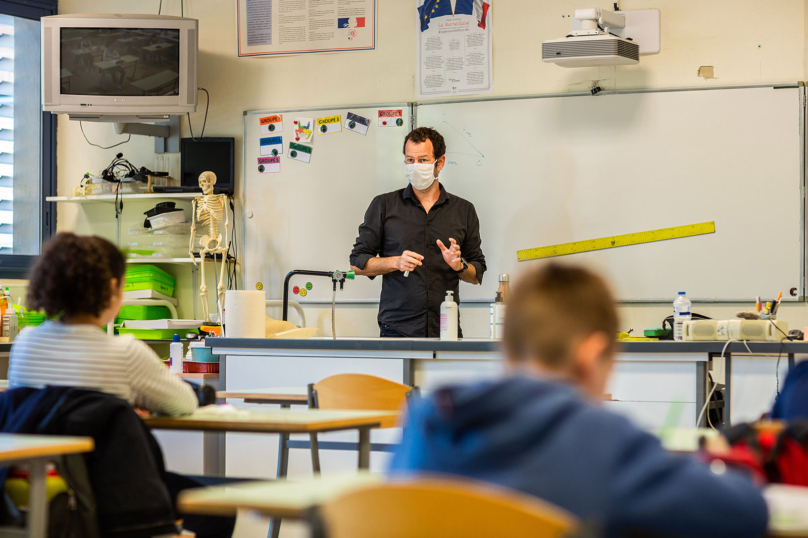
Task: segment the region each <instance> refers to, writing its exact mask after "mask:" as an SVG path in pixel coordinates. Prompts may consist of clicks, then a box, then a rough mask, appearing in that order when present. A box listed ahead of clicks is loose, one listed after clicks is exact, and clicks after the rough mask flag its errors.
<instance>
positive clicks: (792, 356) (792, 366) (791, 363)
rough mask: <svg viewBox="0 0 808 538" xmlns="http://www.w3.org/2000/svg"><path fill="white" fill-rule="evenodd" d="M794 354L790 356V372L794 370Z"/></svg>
mask: <svg viewBox="0 0 808 538" xmlns="http://www.w3.org/2000/svg"><path fill="white" fill-rule="evenodd" d="M794 363H795V362H794V354H793V353H789V354H788V371H789V372H790V371H791V369H792V368H794Z"/></svg>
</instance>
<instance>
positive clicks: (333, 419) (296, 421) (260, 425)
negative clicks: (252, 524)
mask: <svg viewBox="0 0 808 538" xmlns="http://www.w3.org/2000/svg"><path fill="white" fill-rule="evenodd" d="M398 418H399V413H395V412H390V411H325V410H322V411H321V410H319V409H306V410H300V411H298V410H295V411H292V410H286V409H282V410H276V411H264V410H249V411H247V410H239V412H238V413H237V414H227V415H217V414H212V413H208V412H205V411H204V410H201V411H197V412H196V413H193V414H191V415H189V416H185V417H177V418H172V417H151V418H147V419H144V420H145V422H146V424H147V425H148V426H149V427H151V428H157V429H167V430H202V431H219V432H228V431H229V432H253V433H279V434H280V439H281V440H280V447H279V448H280V457H279V458H278V478H283V477H285V476H286V473H287V469H288V465H289V445H288V443H289V435H290V434H293V433H308V434H311V433H324V432H333V431H345V430H357V431H359V468H360V469H367V468H368V467H369V466H370V430H371V429H373V428H378V427H390V426H394V425H395V424H396V423H397V422H398ZM222 459H223V458H222ZM218 471H219V472H220V474H224V472H223V471H224V469H223V468H220V469H218ZM276 521H277V520H276ZM279 532H280V523H279V522H273V523H272V530H271V534H270V536H272V537H273V538H277V536H278V533H279Z"/></svg>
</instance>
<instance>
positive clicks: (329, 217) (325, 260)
mask: <svg viewBox="0 0 808 538" xmlns="http://www.w3.org/2000/svg"><path fill="white" fill-rule="evenodd" d="M389 109H395V110H398V109H401V110H402V112H403V120H404V121H403V123H402V125H400V126H398V125H395V124H394V123H395V122H392V121H391V122H388V125H389V126H387V127H379V125H378V111H379V110H389ZM348 112H353V113H354V114H358V115H360V116H363V117H365V118H368V119H370V120H371V123H370V128H369V129H368V133H367V135H364V136H363V135H360V134H357V133H354V132H350V131H347V130H346V129H345V128H344V127H343V129H342V132H339V133H329V134H318V133H316V132H315V134H314V138H313V140H312V143H311V144H310V145H311V148H312V154H311V162H310V163H308V164H306V163H302V162H299V161H295V160H292V159H290V158H288V157H287V154H288V147H289V142H290V141H294V124H293V121H294V118H295V117H306V118H314V119H315V121H316V118H321V117H326V116H334V115H337V114H339V115H340V116H341V119H342V123H343V124H344V122H345V117H346V115H347V113H348ZM275 114H281V115H282V117H283V132H275V133H273V134H261V128H260V122H259V119H260V118H262V117H266V116H271V115H275ZM410 128H411V108H410V105H409V104H405V103H399V104H389V105H362V106H345V107H336V108H329V109H297V110H272V111H267V110H264V111H247V112H245V113H244V138H243V140H244V151H243V153H242V155H243V160H244V161H243V166H242V170H243V171H244V176H243V177H244V181H243V184H242V185H243V188H242V201H243V208H244V216H245V218H244V242H245V244H244V248H243V249H242V252H243V253H244V254H243V268H244V269H243V275H244V286H245V288H246V289H255V287H256V285H257V284H258V283H260V284H261V285H262V287H263V289H264V290H266V292H267V298H273V299H277V298H281V297H282V296H283V280H284V278H285V276H286V274H287V273H288V272H289V271H292V270H293V269H305V270H314V271H333V270H336V269H340V270H348V269H350V262H349V257H350V254H351V250H352V248H353V245H354V242H355V240H356V237H357V235H358V229H359V225H360V224H361V223H362V222H363V220H364V216H365V211H366V210H367V208H368V205H370V202H371V200H373V198H374V197H375V196H376V195H377V194H381V193H384V192H389V191H392V190H396V189H400V188H403V187H405V186H406V185H407V180H406V179H405V177H404V156H403V152H402V147H403V143H404V137H405V135H406V134H407V133H408V132H409V130H410ZM267 136H282V138H283V156H282V157H281V159H280V161H281V163H280V164H281V171H280V172H279V173H273V174H261V173H259V172H258V166H257V159H258V157H260V139H261V138H263V137H267ZM381 281H382V279H381V278H377V279H375V280H370V279H368V278H366V277H357V278H356V280H355V281H347V282H346V283H345V289H344V291H342V292H339V291H338V292H337V298H338V300H345V299H351V300H356V299H364V300H368V301H370V300H376V301H378V299H379V295H380V293H381ZM308 282H310V283H311V284H312V289H311V290H310V291H308V293H307V295H306V297H305V299H304V298H301V297H300V295H294V294H293V293H292V292H291V289H292V288H293V287H294V286H298V287H301V288H303V287H305V285H306V283H308ZM331 290H332V287H331V281H330V280H329V279H326V278H323V277H304V276H295V277H293V279H292V281H291V284H290V297H291V298H292V299H294V300H297V301H299V302H301V303H306V302H322V301H326V300H327V301H329V302H330V301H331V294H332V291H331Z"/></svg>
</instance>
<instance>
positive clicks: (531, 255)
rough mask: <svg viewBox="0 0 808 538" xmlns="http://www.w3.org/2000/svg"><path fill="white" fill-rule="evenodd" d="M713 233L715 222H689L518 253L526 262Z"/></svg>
mask: <svg viewBox="0 0 808 538" xmlns="http://www.w3.org/2000/svg"><path fill="white" fill-rule="evenodd" d="M713 233H715V222H714V221H710V222H702V223H699V224H689V225H687V226H674V227H673V228H662V229H660V230H649V231H647V232H636V233H633V234H623V235H613V236H612V237H601V238H599V239H589V240H587V241H574V242H572V243H562V244H560V245H550V246H549V247H539V248H529V249H525V250H519V251H517V252H516V255H517V257H518V258H519V261H520V262H525V261H528V260H540V259H542V258H553V257H555V256H566V255H567V254H578V253H580V252H591V251H593V250H604V249H607V248H616V247H626V246H629V245H641V244H643V243H653V242H654V241H667V240H668V239H679V238H681V237H693V236H696V235H705V234H713Z"/></svg>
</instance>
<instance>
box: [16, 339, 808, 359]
mask: <svg viewBox="0 0 808 538" xmlns="http://www.w3.org/2000/svg"><path fill="white" fill-rule="evenodd" d="M205 345H206V346H207V347H216V348H239V349H295V350H303V349H308V350H333V351H421V352H423V351H433V352H466V353H490V352H496V351H500V342H499V341H497V340H489V339H474V338H467V339H463V340H458V341H456V342H444V341H441V340H439V339H437V338H338V339H336V340H333V339H330V338H308V339H305V340H285V339H280V338H207V339H206V340H205ZM725 345H726V342H674V341H660V342H620V343H619V352H620V353H713V354H719V355H720V354H721V352H722V350H723V349H724V346H725ZM747 345H748V346H749V349H747ZM750 350H751V351H752V353H760V354H772V355H776V354H779V353H782V354H784V355H787V354H792V353H793V354H803V353H804V354H808V342H782V343H781V342H747V343H746V344H744V343H743V342H732V343H731V344H730V345H729V346H728V347H727V350H726V352H727V353H749V351H750ZM0 351H2V348H0Z"/></svg>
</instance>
